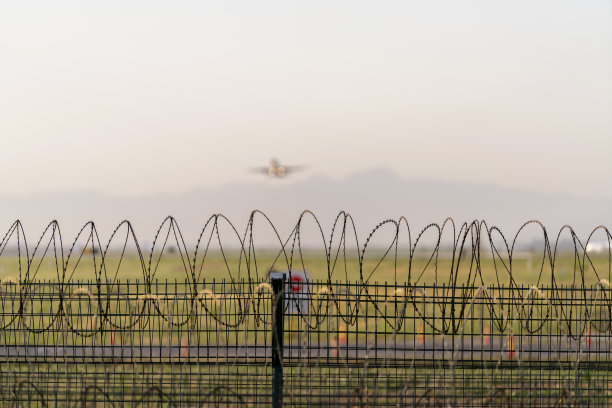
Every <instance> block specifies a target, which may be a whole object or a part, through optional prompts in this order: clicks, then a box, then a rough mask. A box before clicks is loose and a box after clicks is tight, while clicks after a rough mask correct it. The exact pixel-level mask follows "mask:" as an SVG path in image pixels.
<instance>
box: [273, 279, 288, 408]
mask: <svg viewBox="0 0 612 408" xmlns="http://www.w3.org/2000/svg"><path fill="white" fill-rule="evenodd" d="M270 280H271V283H272V291H273V292H274V296H273V298H272V408H281V407H282V406H283V366H282V360H283V334H284V325H283V320H284V311H285V274H284V273H280V272H271V273H270Z"/></svg>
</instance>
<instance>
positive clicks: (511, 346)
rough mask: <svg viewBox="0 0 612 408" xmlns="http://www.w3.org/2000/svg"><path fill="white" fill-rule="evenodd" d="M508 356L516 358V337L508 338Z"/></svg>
mask: <svg viewBox="0 0 612 408" xmlns="http://www.w3.org/2000/svg"><path fill="white" fill-rule="evenodd" d="M507 346H508V356H509V357H513V356H514V337H512V336H510V337H508V344H507Z"/></svg>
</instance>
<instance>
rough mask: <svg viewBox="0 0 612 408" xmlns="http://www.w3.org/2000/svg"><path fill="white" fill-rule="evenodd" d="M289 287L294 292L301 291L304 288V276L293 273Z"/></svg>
mask: <svg viewBox="0 0 612 408" xmlns="http://www.w3.org/2000/svg"><path fill="white" fill-rule="evenodd" d="M289 289H290V290H291V291H292V292H293V293H301V292H302V290H303V289H304V278H302V277H301V276H299V275H291V283H290V284H289Z"/></svg>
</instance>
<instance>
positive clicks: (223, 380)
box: [0, 278, 612, 407]
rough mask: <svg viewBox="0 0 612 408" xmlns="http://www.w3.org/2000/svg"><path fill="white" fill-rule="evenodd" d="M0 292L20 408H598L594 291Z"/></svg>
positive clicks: (43, 288)
mask: <svg viewBox="0 0 612 408" xmlns="http://www.w3.org/2000/svg"><path fill="white" fill-rule="evenodd" d="M279 279H280V285H279V284H278V282H279V281H276V282H274V281H273V282H268V281H265V282H264V281H202V282H201V283H199V284H197V285H194V284H193V282H191V281H144V282H143V281H127V280H126V281H118V280H115V281H113V282H107V283H102V282H101V281H99V280H98V281H79V280H71V281H69V282H62V283H57V282H53V281H30V282H24V283H21V282H19V281H17V280H9V281H7V280H5V281H3V282H2V284H1V285H0V289H1V291H0V323H1V325H0V401H1V402H2V406H8V407H26V406H48V407H137V406H138V407H148V406H151V407H153V406H155V407H168V406H176V407H179V406H181V407H182V406H185V407H208V406H260V405H261V406H308V405H319V406H326V405H329V406H349V407H353V406H364V407H365V406H390V407H391V406H393V407H397V406H414V407H417V406H418V407H421V406H431V407H434V406H445V407H446V406H452V407H464V406H467V407H486V406H496V407H497V406H542V407H544V406H551V407H552V406H610V405H612V392H611V391H609V390H610V389H612V387H611V386H612V379H611V376H610V374H609V371H610V368H612V367H611V366H612V365H611V364H610V352H611V351H612V350H611V349H612V334H611V331H610V323H611V321H610V316H611V309H612V302H611V301H610V296H611V295H612V293H611V288H610V285H606V284H598V285H594V286H593V287H591V288H588V289H587V288H584V287H580V288H577V287H571V286H567V287H565V286H553V287H548V288H535V287H521V286H517V285H511V286H502V285H497V286H490V287H476V286H461V285H451V286H446V285H431V286H427V285H421V286H418V285H417V286H415V285H407V284H406V285H399V284H397V283H375V282H370V283H367V284H364V283H363V282H352V283H351V282H331V281H329V280H327V281H310V282H308V284H307V285H306V286H296V283H295V282H293V281H291V280H288V279H283V278H279Z"/></svg>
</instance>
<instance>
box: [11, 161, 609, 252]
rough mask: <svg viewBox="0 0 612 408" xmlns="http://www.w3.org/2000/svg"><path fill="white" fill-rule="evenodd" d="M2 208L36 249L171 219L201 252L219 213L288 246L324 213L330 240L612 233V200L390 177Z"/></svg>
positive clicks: (60, 196) (89, 197) (241, 185)
mask: <svg viewBox="0 0 612 408" xmlns="http://www.w3.org/2000/svg"><path fill="white" fill-rule="evenodd" d="M0 200H1V205H0V208H1V217H0V228H2V229H3V230H4V231H6V230H7V229H8V227H9V226H10V225H11V223H12V222H13V221H14V220H15V219H20V220H21V221H22V222H23V225H24V228H25V231H26V235H27V237H28V240H29V243H30V244H33V243H35V240H36V239H38V237H39V236H40V234H41V233H42V231H43V228H44V227H45V226H46V225H47V224H48V222H49V221H50V220H52V219H56V220H58V221H59V224H60V227H61V230H62V235H63V237H64V243H65V244H66V243H67V242H72V240H73V239H74V237H75V235H76V233H77V232H78V230H79V229H80V227H81V226H82V225H83V224H85V223H86V222H87V221H89V220H93V221H94V222H95V223H96V226H97V228H98V231H99V233H100V235H101V239H102V240H103V241H104V243H105V240H106V239H107V238H108V237H109V235H110V233H111V232H112V231H113V229H114V228H115V227H116V226H117V225H118V224H119V222H121V221H122V220H124V219H128V220H130V221H131V222H132V224H133V225H134V227H135V230H136V233H137V235H138V238H139V240H140V241H141V242H144V243H145V244H146V243H147V242H149V243H150V242H151V241H152V240H153V237H154V234H155V231H156V230H157V227H158V226H159V225H160V224H161V222H162V221H163V219H164V218H165V217H166V216H167V215H173V216H174V217H175V218H176V219H177V221H178V224H179V226H180V227H181V230H182V232H183V236H184V237H185V239H186V241H187V242H188V243H193V242H195V240H196V239H197V236H198V234H199V231H200V230H201V229H202V227H203V225H204V223H205V222H206V220H207V219H208V218H209V217H210V216H211V215H212V214H214V213H222V214H224V215H225V216H227V217H228V218H229V219H230V220H231V221H232V222H233V223H234V224H235V226H236V227H237V228H238V230H239V232H240V233H242V232H244V229H245V227H246V224H247V220H248V217H249V214H250V213H251V211H252V210H254V209H258V210H261V211H263V212H264V213H265V214H266V215H267V216H268V217H269V218H270V219H271V220H272V222H273V223H274V224H275V226H276V227H277V228H278V230H279V232H280V233H281V235H282V236H283V237H287V236H288V235H289V234H290V232H291V230H292V228H293V227H294V226H295V224H296V222H297V220H298V217H299V215H300V214H301V212H302V211H303V210H306V209H308V210H312V212H313V213H314V214H316V216H317V217H318V219H319V221H320V222H321V225H322V227H323V229H324V232H325V234H326V235H327V236H329V234H330V231H331V227H332V223H333V220H334V219H335V217H336V215H337V214H338V212H339V211H340V210H345V211H347V212H348V213H350V214H351V215H352V216H353V218H354V221H355V223H356V226H357V232H358V235H359V239H360V240H361V241H364V240H365V238H367V235H368V234H369V232H370V231H371V230H372V229H373V228H374V227H375V226H376V225H377V224H378V223H379V222H380V221H382V220H385V219H397V218H399V217H400V216H405V217H406V218H407V220H408V222H409V223H410V226H411V228H412V229H413V230H415V231H416V230H420V229H421V228H423V227H424V226H426V225H427V224H430V223H433V222H438V223H441V222H443V221H444V219H445V218H446V217H453V218H454V219H455V221H458V222H463V221H468V222H469V221H472V220H474V219H479V220H485V221H487V223H488V224H489V225H496V226H499V227H500V228H501V230H502V231H503V232H504V234H505V235H506V236H509V237H513V236H514V234H515V233H516V231H517V230H518V228H519V227H520V226H521V225H522V224H523V223H524V222H525V221H527V220H530V219H539V220H540V221H542V223H543V224H544V225H545V226H546V227H547V229H548V231H549V235H551V236H552V238H553V239H554V237H555V236H556V234H557V232H558V230H559V228H560V227H561V226H563V225H565V224H569V225H571V226H572V227H574V228H575V230H576V232H577V233H578V234H579V237H580V238H581V239H586V235H587V234H588V233H589V232H590V231H591V230H592V229H593V228H594V227H596V226H598V225H606V226H607V227H610V226H612V198H605V199H583V198H577V197H572V196H570V195H562V194H543V193H537V192H529V191H523V190H518V189H509V188H502V187H496V186H492V185H485V184H472V183H457V182H449V181H440V180H420V179H405V178H401V177H398V176H397V175H395V174H394V173H392V172H389V171H387V170H384V169H373V170H369V171H365V172H362V173H358V174H354V175H352V176H349V177H347V178H345V179H342V180H333V179H330V178H327V177H323V176H316V175H315V176H312V177H310V178H305V179H301V180H291V179H288V180H275V181H274V182H273V181H268V180H260V179H257V180H255V179H254V180H253V181H252V182H233V183H228V184H225V185H221V186H217V187H202V188H198V189H194V190H191V191H187V192H183V193H180V194H148V195H134V196H112V195H104V194H100V193H93V192H86V191H82V192H69V193H63V192H53V193H40V194H31V195H21V196H13V195H10V196H9V195H0ZM4 231H2V233H4ZM540 236H541V233H539V232H537V231H536V230H535V229H532V230H530V231H528V232H527V234H526V235H525V237H526V238H529V239H537V238H538V237H540ZM313 239H315V240H316V237H313Z"/></svg>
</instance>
